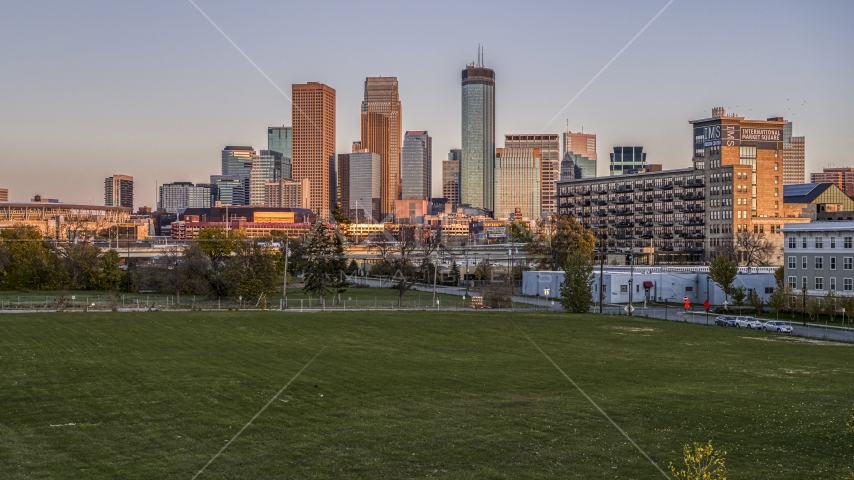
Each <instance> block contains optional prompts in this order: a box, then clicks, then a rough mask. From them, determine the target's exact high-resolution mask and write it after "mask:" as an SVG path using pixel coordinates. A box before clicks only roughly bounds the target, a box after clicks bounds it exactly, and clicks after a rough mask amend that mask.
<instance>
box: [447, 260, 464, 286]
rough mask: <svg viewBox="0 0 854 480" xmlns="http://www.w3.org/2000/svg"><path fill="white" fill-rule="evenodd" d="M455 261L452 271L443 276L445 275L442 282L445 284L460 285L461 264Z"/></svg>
mask: <svg viewBox="0 0 854 480" xmlns="http://www.w3.org/2000/svg"><path fill="white" fill-rule="evenodd" d="M453 263H454V264H453V265H452V266H451V271H450V272H449V273H448V274H447V275H443V276H442V277H443V278H442V280H443V281H442V284H443V285H450V286H455V285H459V282H460V277H461V275H462V274H461V273H460V266H459V265H457V262H456V261H454V262H453Z"/></svg>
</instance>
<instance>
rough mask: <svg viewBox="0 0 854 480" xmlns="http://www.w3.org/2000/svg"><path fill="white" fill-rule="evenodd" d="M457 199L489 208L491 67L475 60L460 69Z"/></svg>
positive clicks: (492, 139)
mask: <svg viewBox="0 0 854 480" xmlns="http://www.w3.org/2000/svg"><path fill="white" fill-rule="evenodd" d="M462 87H463V88H462V151H463V155H462V160H461V161H460V195H461V197H462V198H461V199H460V201H461V203H465V204H469V205H471V206H473V207H482V208H485V209H487V210H493V209H494V206H495V203H494V201H495V200H494V193H493V188H494V180H493V173H494V172H493V169H494V168H495V71H494V70H492V69H491V68H486V67H485V66H483V51H482V49H480V48H478V58H477V62H476V63H472V64H470V65H467V66H466V68H465V69H464V70H463V72H462Z"/></svg>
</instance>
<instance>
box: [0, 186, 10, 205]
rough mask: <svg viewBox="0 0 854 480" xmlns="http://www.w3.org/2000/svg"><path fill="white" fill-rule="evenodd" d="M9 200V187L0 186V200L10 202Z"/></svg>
mask: <svg viewBox="0 0 854 480" xmlns="http://www.w3.org/2000/svg"><path fill="white" fill-rule="evenodd" d="M8 201H9V189H8V188H0V202H8Z"/></svg>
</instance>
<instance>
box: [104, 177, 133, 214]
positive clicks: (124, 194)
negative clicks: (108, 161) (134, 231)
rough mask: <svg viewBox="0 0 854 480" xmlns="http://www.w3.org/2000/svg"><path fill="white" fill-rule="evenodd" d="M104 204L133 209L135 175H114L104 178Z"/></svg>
mask: <svg viewBox="0 0 854 480" xmlns="http://www.w3.org/2000/svg"><path fill="white" fill-rule="evenodd" d="M104 205H106V206H108V207H127V208H130V209H133V177H131V176H129V175H113V176H112V177H107V178H106V179H105V180H104Z"/></svg>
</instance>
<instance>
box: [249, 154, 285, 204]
mask: <svg viewBox="0 0 854 480" xmlns="http://www.w3.org/2000/svg"><path fill="white" fill-rule="evenodd" d="M282 158H283V157H282V154H281V153H279V152H276V151H273V150H261V151H260V152H258V155H257V156H256V157H255V158H254V159H253V160H252V169H251V170H250V173H249V204H250V205H260V206H263V205H264V198H265V196H266V186H265V185H266V183H267V182H278V181H279V179H280V178H282Z"/></svg>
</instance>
